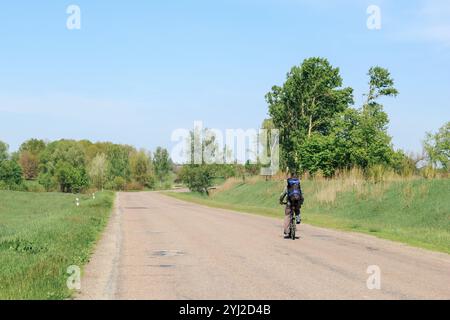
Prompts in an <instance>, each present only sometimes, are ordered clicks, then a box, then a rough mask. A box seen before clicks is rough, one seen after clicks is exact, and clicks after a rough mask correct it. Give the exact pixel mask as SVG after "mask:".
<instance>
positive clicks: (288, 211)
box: [283, 204, 291, 235]
mask: <svg viewBox="0 0 450 320" xmlns="http://www.w3.org/2000/svg"><path fill="white" fill-rule="evenodd" d="M290 224H291V206H290V205H289V204H287V205H286V208H285V209H284V224H283V227H284V234H285V235H288V234H289V225H290Z"/></svg>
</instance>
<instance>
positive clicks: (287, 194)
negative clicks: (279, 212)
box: [280, 174, 305, 237]
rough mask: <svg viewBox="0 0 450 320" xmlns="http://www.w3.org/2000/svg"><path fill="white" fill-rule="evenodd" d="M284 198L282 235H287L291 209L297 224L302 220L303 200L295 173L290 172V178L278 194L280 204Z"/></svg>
mask: <svg viewBox="0 0 450 320" xmlns="http://www.w3.org/2000/svg"><path fill="white" fill-rule="evenodd" d="M285 199H287V202H286V208H285V210H284V214H285V216H284V235H285V237H288V236H289V225H290V223H291V210H292V211H293V212H294V214H295V217H296V222H297V224H300V223H301V222H302V219H301V213H300V208H301V206H302V205H303V202H304V201H305V199H304V197H303V192H302V189H301V186H300V179H299V178H298V176H297V175H296V174H291V175H290V178H288V179H287V185H286V188H285V189H284V191H283V193H282V194H281V195H280V204H285V202H284V201H285Z"/></svg>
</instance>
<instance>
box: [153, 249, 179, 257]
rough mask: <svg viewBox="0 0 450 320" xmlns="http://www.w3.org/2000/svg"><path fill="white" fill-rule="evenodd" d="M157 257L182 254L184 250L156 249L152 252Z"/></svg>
mask: <svg viewBox="0 0 450 320" xmlns="http://www.w3.org/2000/svg"><path fill="white" fill-rule="evenodd" d="M153 255H154V256H157V257H176V256H182V255H184V252H182V251H178V250H157V251H154V252H153Z"/></svg>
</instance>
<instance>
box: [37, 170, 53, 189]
mask: <svg viewBox="0 0 450 320" xmlns="http://www.w3.org/2000/svg"><path fill="white" fill-rule="evenodd" d="M38 182H39V184H40V185H41V186H43V187H44V189H45V191H54V190H56V188H57V187H58V183H57V182H56V179H55V178H54V177H52V175H51V174H49V173H41V174H39V176H38Z"/></svg>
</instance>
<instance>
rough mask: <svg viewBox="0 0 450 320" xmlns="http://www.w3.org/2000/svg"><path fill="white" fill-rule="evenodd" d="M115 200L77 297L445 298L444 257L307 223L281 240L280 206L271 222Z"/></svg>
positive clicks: (144, 198) (449, 258) (166, 203)
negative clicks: (290, 237) (296, 236)
mask: <svg viewBox="0 0 450 320" xmlns="http://www.w3.org/2000/svg"><path fill="white" fill-rule="evenodd" d="M117 197H118V198H117V201H116V208H115V211H114V213H113V216H112V218H111V220H110V222H109V225H108V227H107V229H106V231H105V233H104V235H103V238H102V239H101V241H100V242H99V244H98V246H97V248H96V251H95V254H94V255H93V257H92V259H91V262H90V263H89V264H88V265H87V266H86V268H85V272H84V276H83V278H82V287H81V293H80V294H79V296H78V298H79V299H450V255H447V254H441V253H435V252H429V251H426V250H422V249H417V248H411V247H408V246H405V245H402V244H398V243H394V242H391V241H386V240H381V239H377V238H375V237H371V236H368V235H362V234H355V233H345V232H339V231H333V230H327V229H322V228H316V227H312V226H308V225H302V226H301V227H300V228H299V233H300V239H299V240H297V241H292V240H285V239H283V237H282V235H281V234H282V208H281V207H280V219H272V218H265V217H259V216H255V215H247V214H241V213H235V212H232V211H228V210H222V209H212V208H208V207H204V206H199V205H196V204H191V203H186V202H182V201H179V200H175V199H173V198H171V197H167V196H165V195H161V194H159V193H154V192H143V193H119V194H118V196H117ZM371 266H376V267H371ZM370 267H371V268H370ZM368 268H369V271H372V272H373V270H375V271H376V270H377V268H378V269H379V271H380V273H379V277H377V278H375V281H370V283H371V284H372V285H375V287H376V286H377V284H378V283H379V285H380V287H379V289H377V288H375V289H373V286H371V287H372V289H369V288H368V285H367V280H368V278H369V277H371V276H372V277H371V280H374V276H376V274H373V273H372V274H369V273H368ZM377 279H379V280H380V281H379V282H377V281H376V280H377Z"/></svg>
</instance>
